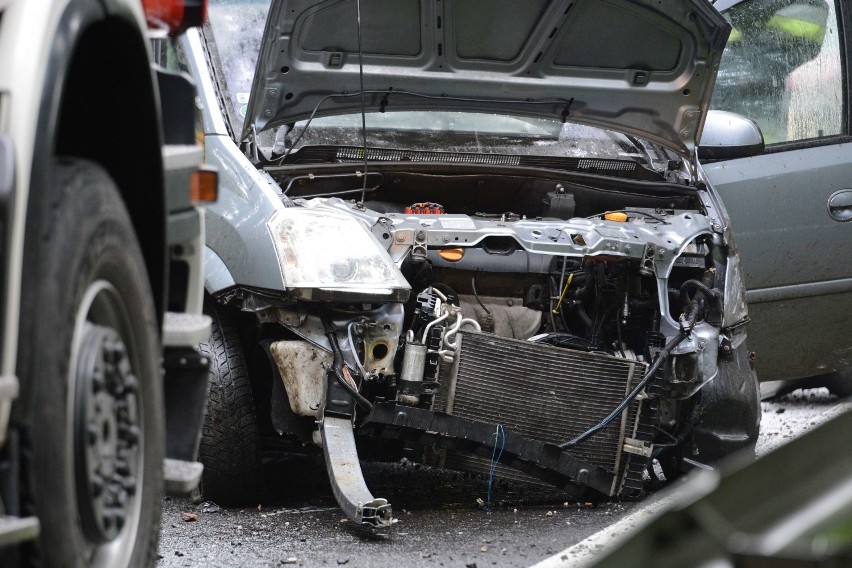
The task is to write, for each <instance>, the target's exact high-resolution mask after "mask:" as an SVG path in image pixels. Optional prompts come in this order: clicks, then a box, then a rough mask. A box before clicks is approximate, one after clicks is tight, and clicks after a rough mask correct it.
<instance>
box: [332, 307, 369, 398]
mask: <svg viewBox="0 0 852 568" xmlns="http://www.w3.org/2000/svg"><path fill="white" fill-rule="evenodd" d="M323 325H324V327H325V336H326V337H327V338H328V343H329V344H330V345H331V353H332V355H333V356H334V360H333V361H332V363H331V366H332V368H331V372H332V374H333V375H334V378H335V379H336V380H337V382H338V383H340V386H342V387H343V388H344V389H346V392H348V393H349V394H351V395H352V398H354V399H355V403H356V404H358V405H359V406H361V407H363V408H366V409H367V410H372V408H373V403H372V402H370V401H369V400H367V399H366V398H364V395H362V394H361V393H360V392H358V390H357V389H354V388H352V385H350V384H349V383H347V382H346V379H344V378H343V351H341V350H340V345H339V344H338V343H337V335H336V334H335V333H334V330H333V329H331V326H330V325H329V324H328V323H327V322H323Z"/></svg>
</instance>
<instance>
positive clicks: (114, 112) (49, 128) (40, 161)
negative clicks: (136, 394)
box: [27, 1, 167, 324]
mask: <svg viewBox="0 0 852 568" xmlns="http://www.w3.org/2000/svg"><path fill="white" fill-rule="evenodd" d="M113 8H114V9H112V12H111V13H109V14H107V13H104V11H103V9H102V8H101V7H100V6H98V5H97V4H94V3H90V2H73V1H72V2H71V3H70V4H69V5H68V8H67V9H66V11H65V13H64V14H63V16H62V18H61V20H60V23H59V26H58V28H57V31H56V32H57V33H56V38H55V41H54V45H53V49H52V54H51V55H52V56H51V63H50V65H49V68H48V72H47V74H48V79H47V80H46V81H45V88H44V92H43V96H42V98H41V109H40V112H39V125H38V135H37V138H36V148H35V152H34V156H35V159H34V161H33V172H32V188H33V191H31V192H30V203H29V204H28V205H29V206H28V217H27V232H28V233H29V232H30V229H31V226H32V225H33V224H34V219H33V215H31V214H30V211H33V210H34V211H33V212H34V213H35V214H38V210H39V207H38V205H44V204H43V203H42V204H38V203H33V200H34V199H39V196H44V195H46V194H49V187H48V185H49V184H50V179H51V175H50V174H51V170H52V160H53V157H54V156H59V155H64V156H75V157H79V158H85V159H88V160H91V161H93V162H96V163H98V164H99V165H101V166H102V167H103V168H105V169H106V170H107V172H108V173H109V174H110V176H111V177H112V179H113V180H114V181H115V182H116V185H117V186H118V188H119V192H120V194H121V196H122V199H123V200H124V203H125V205H126V207H127V210H128V213H129V214H130V217H131V220H132V222H133V228H134V231H135V233H136V235H137V237H138V240H139V243H140V245H141V247H142V252H143V256H144V258H145V264H146V268H147V271H148V277H149V280H150V285H151V290H152V292H153V295H154V302H155V307H156V309H157V317H158V323H160V324H162V321H161V320H162V313H163V310H164V302H165V290H166V278H167V271H166V266H167V263H166V195H165V181H164V176H163V157H162V150H161V148H162V134H161V131H160V129H161V124H160V120H159V100H158V94H157V90H156V89H157V88H156V86H155V76H154V73H153V70H152V68H151V60H150V56H149V50H148V46H147V41H148V40H147V39H146V37H145V35H144V31H143V30H140V29H139V26H138V21H137V20H136V18H135V16H134V14H133V13H132V11H131V10H130V9H129V8H127V7H124V8H122V5H121V4H120V3H117V5H116V6H114V7H113ZM45 164H48V165H49V167H47V168H45V167H44V165H45ZM33 205H36V207H33ZM35 223H37V221H35Z"/></svg>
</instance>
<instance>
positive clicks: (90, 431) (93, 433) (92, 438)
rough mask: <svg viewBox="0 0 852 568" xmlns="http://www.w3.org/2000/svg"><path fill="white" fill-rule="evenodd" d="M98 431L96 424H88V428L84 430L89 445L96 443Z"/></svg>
mask: <svg viewBox="0 0 852 568" xmlns="http://www.w3.org/2000/svg"><path fill="white" fill-rule="evenodd" d="M99 431H100V429H99V428H98V427H97V425H96V424H89V427H88V428H86V436H87V437H88V439H89V444H94V443H96V442H97V441H98V432H99Z"/></svg>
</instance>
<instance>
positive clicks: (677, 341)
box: [559, 331, 686, 450]
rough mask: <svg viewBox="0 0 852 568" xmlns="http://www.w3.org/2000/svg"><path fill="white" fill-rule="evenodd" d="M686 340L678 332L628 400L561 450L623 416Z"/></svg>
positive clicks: (681, 332) (566, 443) (577, 442)
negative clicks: (670, 355)
mask: <svg viewBox="0 0 852 568" xmlns="http://www.w3.org/2000/svg"><path fill="white" fill-rule="evenodd" d="M685 338H686V332H684V331H680V332H678V334H677V335H676V336H675V338H674V339H672V340H671V341H669V343H668V344H667V345H666V346H665V347H663V350H662V351H660V353H659V355H657V358H656V359H654V363H653V364H652V365H651V367H650V368H649V369H648V372H646V373H645V376H644V377H642V380H641V381H639V383H638V384H637V385H636V386H635V387H633V390H632V391H630V394H628V395H627V398H625V399H624V400H623V401H621V404H619V405H618V406H617V407H616V408H615V410H613V411H612V412H611V413H610V414H609V416H607V417H606V418H604V419H603V420H601V421H600V422H599V423H598V424H597V425H596V426H593V427H591V428H589V429H588V430H586V431H585V432H583V433H582V434H580V435H579V436H577V437H576V438H573V439H571V440H569V441H567V442H564V443H562V444H559V448H560V449H562V450H566V449H568V448H570V447H572V446H576V445H577V444H579V443H580V442H582V441H584V440H586V439H588V438H589V437H591V436H593V435H594V434H597V433H598V432H600V431H601V430H603V429H604V428H606V427H607V426H609V424H610V423H611V422H612V421H613V420H615V419H616V418H618V417H619V416H620V415H621V413H622V412H624V410H625V409H626V408H627V407H628V406H630V403H631V402H633V399H635V398H636V397H637V396H638V395H639V393H640V392H642V389H644V388H645V386H646V385H647V384H648V383H650V382H651V379H653V378H654V375H655V374H656V372H657V370H659V368H660V365H662V364H663V361H665V360H666V358H667V357H668V356H669V354H670V353H671V352H672V349H674V348H675V347H677V346H678V345H679V344H680V342H681V341H683V340H684V339H685Z"/></svg>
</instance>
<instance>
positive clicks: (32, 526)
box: [0, 515, 41, 548]
mask: <svg viewBox="0 0 852 568" xmlns="http://www.w3.org/2000/svg"><path fill="white" fill-rule="evenodd" d="M40 528H41V525H40V524H39V522H38V519H37V518H35V517H13V516H11V515H0V548H2V547H4V546H8V545H10V544H16V543H19V542H24V541H27V540H34V539H35V538H37V537H38V533H39V530H40Z"/></svg>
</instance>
